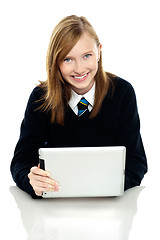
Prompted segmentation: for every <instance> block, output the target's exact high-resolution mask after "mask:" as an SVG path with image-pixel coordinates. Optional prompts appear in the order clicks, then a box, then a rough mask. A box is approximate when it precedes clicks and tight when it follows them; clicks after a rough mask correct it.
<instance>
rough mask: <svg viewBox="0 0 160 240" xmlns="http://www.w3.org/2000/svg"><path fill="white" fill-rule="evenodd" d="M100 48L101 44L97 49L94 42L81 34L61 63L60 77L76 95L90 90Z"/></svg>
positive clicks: (84, 34)
mask: <svg viewBox="0 0 160 240" xmlns="http://www.w3.org/2000/svg"><path fill="white" fill-rule="evenodd" d="M101 47H102V45H101V44H100V45H99V46H98V47H97V44H96V41H95V40H94V39H93V38H92V37H90V36H89V35H88V34H87V33H83V35H82V36H81V38H80V39H79V41H78V42H77V43H76V45H75V46H74V47H73V48H72V49H71V51H70V52H69V53H68V54H67V56H66V57H65V59H63V61H62V62H61V64H60V66H59V67H60V71H61V73H62V76H63V78H64V79H65V80H66V81H67V82H68V83H69V84H70V85H71V88H72V89H73V90H74V91H75V92H76V93H78V94H81V95H82V94H85V93H86V92H88V91H89V90H90V89H91V88H92V86H93V83H94V77H95V75H96V73H97V70H98V59H99V58H100V51H101Z"/></svg>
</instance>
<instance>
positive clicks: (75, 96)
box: [68, 82, 95, 109]
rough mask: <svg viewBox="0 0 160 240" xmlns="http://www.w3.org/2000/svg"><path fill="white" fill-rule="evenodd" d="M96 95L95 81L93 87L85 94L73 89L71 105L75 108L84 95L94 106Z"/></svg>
mask: <svg viewBox="0 0 160 240" xmlns="http://www.w3.org/2000/svg"><path fill="white" fill-rule="evenodd" d="M94 96H95V82H94V84H93V87H92V88H91V89H90V90H89V91H88V92H87V93H85V94H84V95H79V94H77V93H76V92H75V91H74V90H73V89H71V98H70V100H69V102H68V104H69V106H70V107H71V108H72V109H74V108H75V107H76V106H77V104H78V103H79V101H80V100H81V98H82V97H84V98H85V99H86V100H87V101H88V102H89V104H90V105H91V106H92V107H93V105H94Z"/></svg>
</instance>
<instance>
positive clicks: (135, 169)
mask: <svg viewBox="0 0 160 240" xmlns="http://www.w3.org/2000/svg"><path fill="white" fill-rule="evenodd" d="M128 84H129V83H128ZM122 102H123V104H122V107H121V113H120V119H119V127H118V142H119V144H121V145H123V146H125V147H126V168H125V190H127V189H128V188H131V187H134V186H138V185H140V183H141V181H142V179H143V177H144V174H145V173H146V172H147V159H146V155H145V151H144V147H143V143H142V138H141V134H140V120H139V114H138V109H137V101H136V95H135V91H134V89H133V87H132V86H131V85H130V84H129V86H128V88H127V90H126V91H125V94H124V96H123V101H122Z"/></svg>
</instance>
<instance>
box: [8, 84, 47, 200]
mask: <svg viewBox="0 0 160 240" xmlns="http://www.w3.org/2000/svg"><path fill="white" fill-rule="evenodd" d="M39 91H40V90H39V88H38V87H37V88H35V89H34V90H33V92H32V93H31V95H30V98H29V101H28V104H27V107H26V111H25V115H24V119H23V121H22V124H21V131H20V138H19V141H18V143H17V145H16V148H15V151H14V156H13V159H12V162H11V173H12V177H13V179H14V181H15V183H16V184H17V186H18V187H19V188H21V189H22V190H24V191H26V192H27V193H28V194H30V195H31V196H32V197H33V198H37V196H36V195H35V193H34V190H33V188H32V186H31V185H30V183H29V178H28V174H29V172H30V169H31V167H33V166H37V165H38V162H39V156H38V149H39V148H40V147H43V146H44V145H45V142H46V141H47V130H46V117H45V114H44V113H43V112H42V111H40V110H37V108H38V107H39V106H40V102H39V101H38V100H39V96H38V95H39V94H38V93H39Z"/></svg>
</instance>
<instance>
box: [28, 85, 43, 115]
mask: <svg viewBox="0 0 160 240" xmlns="http://www.w3.org/2000/svg"><path fill="white" fill-rule="evenodd" d="M44 97H45V91H44V89H43V88H41V87H40V86H37V87H35V88H34V89H33V90H32V92H31V94H30V96H29V99H28V103H27V110H32V111H35V110H37V109H39V108H40V106H41V105H42V104H43V102H44Z"/></svg>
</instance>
